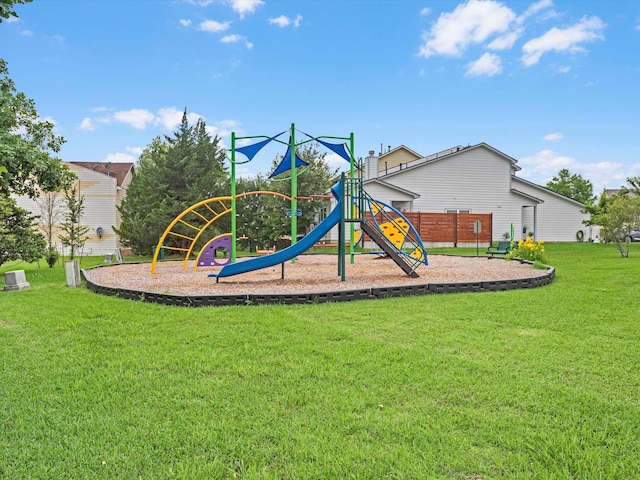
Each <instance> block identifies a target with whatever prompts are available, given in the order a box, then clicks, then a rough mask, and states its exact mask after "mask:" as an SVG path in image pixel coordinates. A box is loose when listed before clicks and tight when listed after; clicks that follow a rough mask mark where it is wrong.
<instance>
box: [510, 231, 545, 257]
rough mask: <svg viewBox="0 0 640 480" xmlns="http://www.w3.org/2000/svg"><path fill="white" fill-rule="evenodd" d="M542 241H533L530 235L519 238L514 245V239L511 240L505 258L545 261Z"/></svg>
mask: <svg viewBox="0 0 640 480" xmlns="http://www.w3.org/2000/svg"><path fill="white" fill-rule="evenodd" d="M543 254H544V241H542V240H539V241H537V242H536V241H535V240H534V239H533V238H531V237H527V239H526V240H519V241H518V244H517V245H515V241H513V242H511V252H509V254H508V255H507V258H509V259H514V258H522V259H524V260H530V261H532V262H540V263H546V260H545V257H544V255H543Z"/></svg>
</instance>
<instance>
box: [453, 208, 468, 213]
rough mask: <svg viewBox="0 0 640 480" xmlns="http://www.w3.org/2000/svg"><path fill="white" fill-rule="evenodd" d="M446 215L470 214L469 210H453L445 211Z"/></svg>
mask: <svg viewBox="0 0 640 480" xmlns="http://www.w3.org/2000/svg"><path fill="white" fill-rule="evenodd" d="M447 213H471V210H469V209H467V210H456V209H454V208H451V209H447Z"/></svg>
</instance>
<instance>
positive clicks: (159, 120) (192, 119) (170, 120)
mask: <svg viewBox="0 0 640 480" xmlns="http://www.w3.org/2000/svg"><path fill="white" fill-rule="evenodd" d="M183 114H184V111H183V110H178V109H177V108H176V107H167V108H161V109H160V110H158V115H157V116H156V117H155V118H154V120H153V123H154V125H162V126H163V127H164V128H166V129H167V130H174V129H175V128H176V127H177V126H178V125H180V122H181V121H182V115H183ZM200 118H204V117H203V116H202V115H198V114H197V113H193V112H191V113H189V112H187V121H188V122H189V123H190V124H194V123H196V122H197V121H198V119H200Z"/></svg>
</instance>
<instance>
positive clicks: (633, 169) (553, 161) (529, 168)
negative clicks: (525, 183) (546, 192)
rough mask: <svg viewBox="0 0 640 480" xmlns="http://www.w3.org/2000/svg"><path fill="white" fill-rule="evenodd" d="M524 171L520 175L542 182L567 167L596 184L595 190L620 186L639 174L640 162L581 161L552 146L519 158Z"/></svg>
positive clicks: (544, 183)
mask: <svg viewBox="0 0 640 480" xmlns="http://www.w3.org/2000/svg"><path fill="white" fill-rule="evenodd" d="M518 165H520V166H521V167H523V168H522V171H521V172H519V173H518V176H519V177H522V178H531V179H533V181H534V182H536V183H538V184H540V185H546V184H547V182H548V181H550V180H551V179H552V178H553V177H554V176H555V175H557V174H558V172H559V171H560V170H561V169H563V168H566V169H568V170H569V171H570V172H571V173H577V174H579V175H581V176H582V177H583V178H584V179H585V180H589V181H590V182H591V183H592V184H593V191H594V192H599V191H602V189H603V188H618V187H620V186H621V185H623V184H624V183H625V182H626V178H627V177H630V176H633V175H637V172H638V171H639V170H638V167H639V165H631V166H625V165H623V164H622V163H618V162H609V161H603V162H596V163H581V162H579V161H578V160H576V159H575V158H573V157H568V156H563V155H560V154H558V153H556V152H554V151H553V150H542V151H540V152H538V153H536V154H534V155H532V156H530V157H525V158H521V159H520V160H518Z"/></svg>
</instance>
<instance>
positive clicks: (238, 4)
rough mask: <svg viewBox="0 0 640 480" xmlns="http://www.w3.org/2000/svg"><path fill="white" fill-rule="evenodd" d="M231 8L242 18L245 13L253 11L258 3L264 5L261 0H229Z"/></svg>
mask: <svg viewBox="0 0 640 480" xmlns="http://www.w3.org/2000/svg"><path fill="white" fill-rule="evenodd" d="M229 3H230V4H231V8H233V10H234V11H235V12H237V13H238V14H239V15H240V18H243V17H244V16H245V15H246V14H247V13H253V12H255V11H256V9H257V8H258V7H259V6H260V5H264V1H263V0H229Z"/></svg>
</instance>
